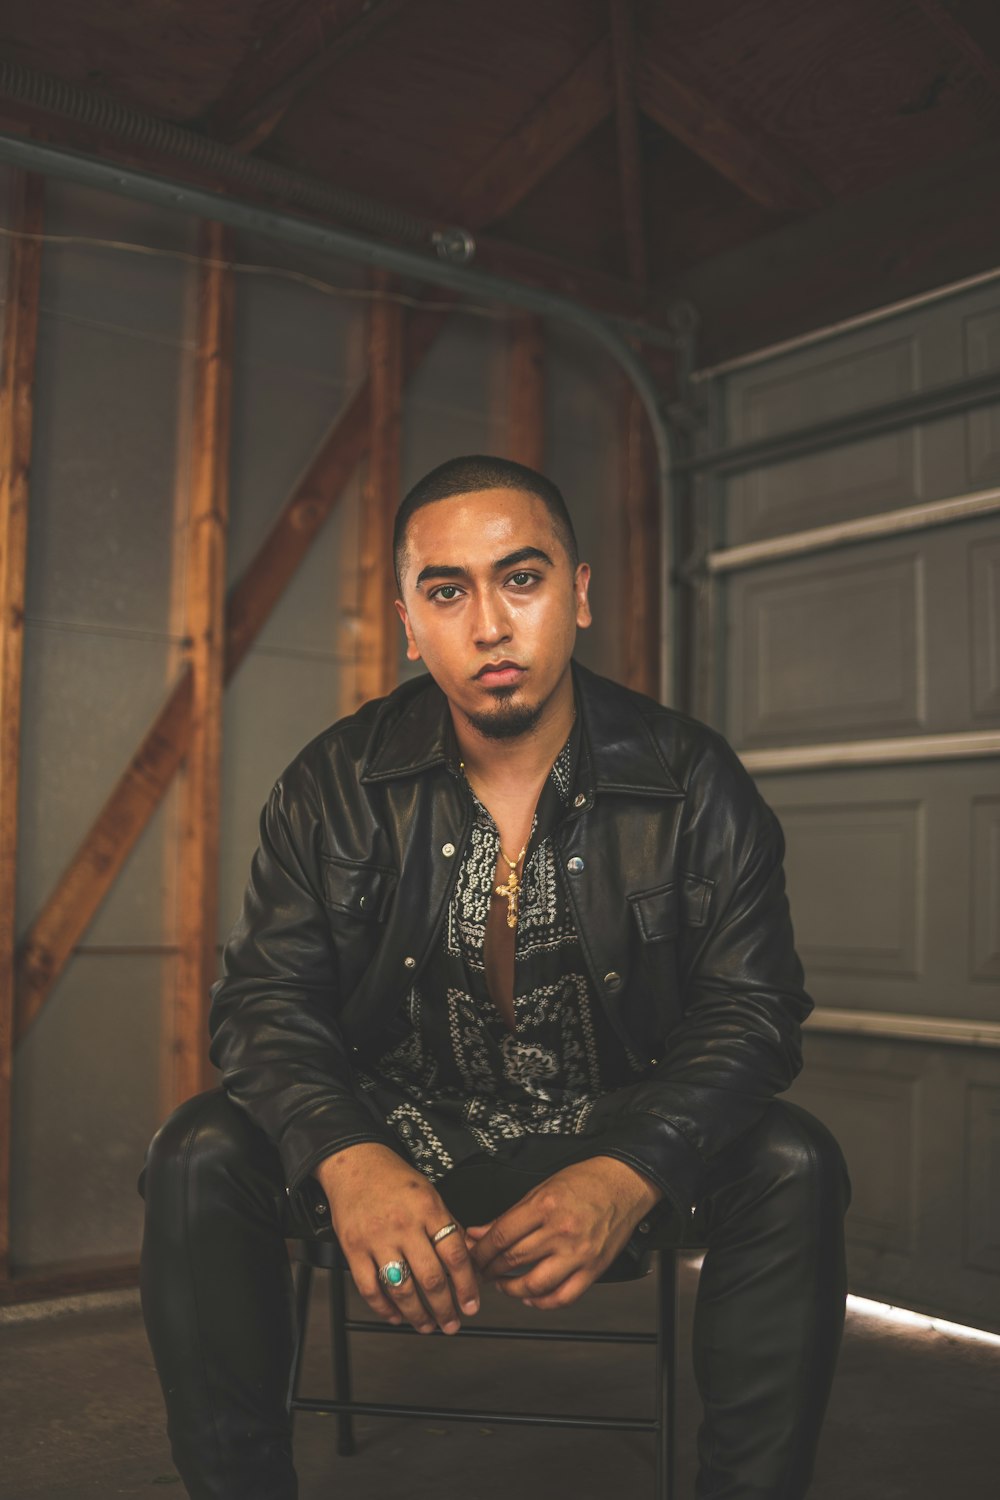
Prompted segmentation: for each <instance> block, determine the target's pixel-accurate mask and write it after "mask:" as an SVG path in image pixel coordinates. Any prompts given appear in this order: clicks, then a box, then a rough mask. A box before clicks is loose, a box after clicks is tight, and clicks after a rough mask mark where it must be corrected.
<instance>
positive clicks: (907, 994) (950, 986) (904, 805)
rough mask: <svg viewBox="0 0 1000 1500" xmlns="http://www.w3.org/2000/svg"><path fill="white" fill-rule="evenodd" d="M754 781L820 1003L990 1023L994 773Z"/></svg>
mask: <svg viewBox="0 0 1000 1500" xmlns="http://www.w3.org/2000/svg"><path fill="white" fill-rule="evenodd" d="M757 781H758V785H759V786H760V788H761V791H762V793H763V795H764V797H765V799H766V800H767V802H768V803H769V805H770V806H771V807H772V808H773V809H774V811H775V813H776V814H777V816H778V818H779V820H780V822H781V825H782V828H783V830H784V834H785V844H786V853H785V872H786V876H787V881H788V892H789V899H790V902H791V910H792V921H793V924H794V928H795V940H796V947H797V948H798V950H799V953H800V956H801V958H802V961H803V964H804V965H805V970H806V983H807V986H808V988H809V992H810V994H811V995H812V996H813V998H814V999H815V1001H816V1003H817V1005H820V1006H824V1007H827V1008H830V1009H838V1010H856V1011H869V1012H876V1013H880V1012H887V1013H890V1014H895V1015H908V1014H909V1015H915V1016H944V1017H964V1018H967V1019H971V1020H986V1021H1000V952H998V950H1000V794H998V790H997V789H998V787H1000V763H998V762H997V761H996V760H993V759H983V760H980V761H973V762H947V761H941V762H936V763H933V764H927V765H921V764H917V765H910V766H876V767H854V768H851V769H845V770H838V771H824V772H811V773H808V774H788V773H785V774H782V775H766V776H765V775H762V776H758V778H757Z"/></svg>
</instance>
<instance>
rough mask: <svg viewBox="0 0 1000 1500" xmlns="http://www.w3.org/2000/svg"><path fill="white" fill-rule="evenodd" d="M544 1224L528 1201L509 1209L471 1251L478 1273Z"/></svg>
mask: <svg viewBox="0 0 1000 1500" xmlns="http://www.w3.org/2000/svg"><path fill="white" fill-rule="evenodd" d="M543 1222H544V1216H543V1213H542V1210H541V1208H540V1207H539V1205H538V1204H537V1203H535V1202H532V1201H531V1200H530V1199H522V1201H521V1202H520V1203H515V1204H514V1207H513V1208H509V1209H508V1210H507V1212H506V1213H505V1214H501V1215H500V1217H499V1219H494V1221H493V1223H492V1224H491V1225H490V1227H489V1229H488V1230H487V1232H486V1233H485V1234H484V1235H483V1237H482V1239H481V1240H480V1241H479V1242H478V1244H477V1245H476V1246H475V1247H474V1249H473V1251H472V1259H473V1262H474V1264H475V1265H476V1267H477V1268H478V1269H479V1270H480V1271H485V1270H486V1268H487V1266H489V1264H490V1263H491V1261H492V1260H494V1258H495V1257H496V1256H498V1255H501V1254H502V1253H503V1252H504V1251H505V1250H509V1249H510V1248H511V1247H512V1246H513V1245H516V1244H517V1242H518V1240H520V1239H523V1238H524V1236H525V1235H527V1234H532V1233H534V1231H535V1230H537V1229H540V1228H541V1227H542V1224H543Z"/></svg>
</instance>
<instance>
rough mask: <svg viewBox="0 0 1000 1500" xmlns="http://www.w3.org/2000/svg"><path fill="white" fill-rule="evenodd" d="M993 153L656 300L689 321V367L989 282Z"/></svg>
mask: <svg viewBox="0 0 1000 1500" xmlns="http://www.w3.org/2000/svg"><path fill="white" fill-rule="evenodd" d="M998 181H1000V145H998V144H996V143H995V142H990V143H988V144H987V145H985V146H980V147H977V148H976V149H975V150H965V151H962V152H960V153H958V154H957V155H955V156H953V157H950V158H948V159H946V160H945V161H941V162H935V163H933V164H932V165H931V166H929V167H925V168H922V169H921V170H920V171H919V172H914V173H911V174H910V175H909V176H907V177H905V178H901V179H898V180H897V181H896V182H892V183H888V184H886V185H884V186H880V187H878V188H872V189H870V190H869V191H868V192H866V193H863V194H861V195H859V196H858V197H856V198H852V199H849V200H845V201H841V202H839V203H835V204H832V205H831V207H830V208H828V209H826V210H825V211H824V212H823V213H821V214H817V215H815V216H814V217H813V218H810V219H799V220H797V221H795V222H793V223H791V224H786V225H784V226H783V227H782V228H780V229H777V230H775V231H774V232H773V233H772V234H768V235H763V236H761V238H759V239H756V240H752V241H751V242H750V243H749V244H746V245H743V246H741V247H740V248H739V249H737V250H729V251H726V252H725V253H724V254H722V255H717V256H715V257H713V258H712V259H711V260H708V261H702V262H701V263H700V264H698V265H696V266H692V267H691V268H690V269H689V270H687V271H685V272H684V273H683V274H682V275H680V276H678V277H676V278H675V279H674V280H673V281H671V282H670V283H669V284H668V285H666V286H665V287H664V288H663V291H662V297H663V304H664V306H666V304H667V302H668V300H673V299H674V298H684V299H686V300H688V301H690V302H692V303H693V304H694V305H695V307H696V308H697V309H698V314H699V319H700V323H699V331H698V357H699V360H700V361H701V362H702V363H703V364H705V365H712V364H715V363H716V362H718V361H721V360H727V359H731V358H733V357H734V356H736V355H740V354H745V353H747V352H748V351H749V350H752V349H759V348H761V347H763V346H765V345H770V344H773V343H775V342H777V341H780V340H782V339H787V338H794V337H795V336H796V335H798V334H801V333H805V332H807V331H808V330H809V329H813V328H823V327H826V326H827V325H829V324H832V323H837V322H840V321H841V319H844V318H850V317H853V316H854V315H856V314H858V313H862V312H865V311H867V310H868V309H870V308H875V307H881V306H884V305H885V304H887V303H892V302H898V301H900V299H902V298H906V297H912V296H915V295H919V294H920V293H921V292H924V291H927V290H928V289H930V288H933V287H940V286H947V285H948V284H949V283H951V282H954V281H959V280H961V279H962V278H964V277H967V276H974V275H977V274H979V273H981V272H983V271H989V270H992V269H993V268H994V267H995V266H996V263H997V244H998V243H1000V195H998V194H997V191H996V184H997V182H998Z"/></svg>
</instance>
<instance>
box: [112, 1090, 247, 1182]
mask: <svg viewBox="0 0 1000 1500" xmlns="http://www.w3.org/2000/svg"><path fill="white" fill-rule="evenodd" d="M258 1135H260V1132H259V1131H258V1130H257V1127H256V1126H255V1125H254V1124H253V1123H252V1121H250V1120H249V1119H248V1118H247V1116H246V1115H245V1114H244V1113H243V1111H242V1110H241V1109H238V1108H237V1107H236V1105H235V1104H233V1103H232V1102H231V1101H230V1100H229V1099H228V1098H227V1096H226V1095H225V1094H224V1093H223V1091H222V1089H211V1090H209V1091H208V1092H207V1093H204V1094H196V1095H195V1096H194V1098H193V1099H187V1100H186V1101H185V1102H184V1103H183V1104H182V1105H180V1106H179V1108H177V1109H175V1110H174V1112H173V1114H172V1115H170V1116H169V1117H168V1118H167V1119H166V1120H165V1121H164V1122H163V1124H162V1125H161V1126H160V1128H159V1130H158V1131H157V1132H156V1134H155V1135H154V1136H153V1139H152V1141H151V1142H150V1144H149V1150H148V1151H147V1153H146V1162H145V1166H144V1167H143V1170H142V1173H141V1175H140V1178H139V1191H140V1193H141V1194H142V1196H143V1197H144V1198H145V1199H146V1201H147V1204H148V1203H150V1202H152V1201H153V1200H155V1199H158V1198H161V1197H162V1196H163V1195H164V1194H166V1195H168V1196H169V1195H171V1194H172V1193H173V1192H174V1191H176V1190H177V1189H179V1188H181V1187H183V1186H185V1185H187V1184H189V1183H190V1182H191V1180H192V1178H193V1179H196V1180H201V1181H204V1180H205V1179H208V1180H212V1181H216V1182H218V1181H220V1180H221V1179H225V1178H231V1177H232V1176H233V1175H234V1169H235V1168H236V1167H237V1166H238V1164H239V1163H241V1162H243V1161H246V1160H247V1159H248V1158H249V1157H250V1156H251V1154H252V1153H253V1150H254V1137H255V1136H258Z"/></svg>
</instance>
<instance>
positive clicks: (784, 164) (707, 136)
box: [636, 55, 830, 214]
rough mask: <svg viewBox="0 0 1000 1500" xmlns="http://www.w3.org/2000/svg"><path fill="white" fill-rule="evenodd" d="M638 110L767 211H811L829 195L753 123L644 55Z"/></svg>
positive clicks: (639, 65) (638, 74)
mask: <svg viewBox="0 0 1000 1500" xmlns="http://www.w3.org/2000/svg"><path fill="white" fill-rule="evenodd" d="M636 87H637V90H638V97H639V107H640V108H641V110H642V112H643V114H645V115H648V117H649V118H650V119H651V120H653V121H655V123H656V124H657V125H659V126H660V128H661V129H662V130H665V131H666V132H667V134H668V135H672V136H673V137H674V138H675V139H676V140H678V141H680V142H681V143H682V144H683V145H685V146H687V148H688V150H690V151H693V152H694V154H695V155H696V156H699V157H701V159H702V161H704V162H706V163H707V164H708V166H710V167H712V168H713V169H714V170H715V171H716V172H719V173H720V174H721V175H722V176H723V177H726V178H728V180H729V181H730V182H731V183H733V185H734V186H735V187H737V188H739V190H740V192H742V193H745V194H746V196H747V197H748V198H752V199H753V200H754V202H755V203H761V204H763V206H764V207H765V208H770V209H774V210H776V211H777V212H780V213H799V214H802V213H811V212H813V211H814V210H816V209H818V208H822V207H824V206H825V205H826V204H827V203H828V202H829V201H830V195H829V194H828V193H827V192H826V190H825V189H824V188H823V187H822V186H821V184H820V183H819V182H817V181H816V179H815V178H814V177H813V176H812V175H811V173H809V172H808V171H807V170H806V168H805V167H803V166H802V164H801V163H800V162H798V161H796V159H795V158H794V156H793V155H792V154H791V153H790V152H789V151H786V150H785V148H784V147H783V146H781V145H780V143H779V142H778V141H776V140H773V139H772V138H771V137H769V136H766V135H765V134H764V132H763V131H761V130H760V129H759V128H758V127H756V126H755V125H754V124H753V123H752V122H751V121H749V120H745V119H742V118H738V117H737V115H736V113H735V111H732V110H730V109H729V108H728V107H727V106H726V105H725V104H722V103H720V102H719V101H717V100H715V99H712V98H710V97H709V96H708V94H706V93H704V92H703V91H702V89H701V88H700V87H699V86H698V84H696V83H694V82H693V81H692V79H691V78H690V77H689V76H685V77H684V78H681V77H680V75H679V73H674V72H673V71H672V70H671V69H670V68H669V67H668V66H667V65H666V63H664V62H663V61H661V60H659V59H654V58H652V57H649V56H648V55H640V57H639V59H638V62H637V67H636Z"/></svg>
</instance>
